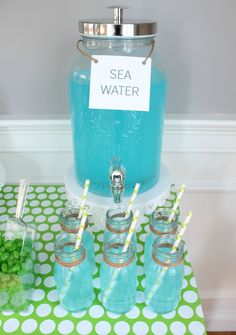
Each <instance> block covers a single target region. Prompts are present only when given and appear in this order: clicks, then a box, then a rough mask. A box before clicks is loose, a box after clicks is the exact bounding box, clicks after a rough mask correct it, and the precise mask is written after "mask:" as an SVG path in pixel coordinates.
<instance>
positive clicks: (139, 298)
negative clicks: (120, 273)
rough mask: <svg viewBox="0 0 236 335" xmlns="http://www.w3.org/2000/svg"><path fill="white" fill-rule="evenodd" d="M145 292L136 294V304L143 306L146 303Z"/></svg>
mask: <svg viewBox="0 0 236 335" xmlns="http://www.w3.org/2000/svg"><path fill="white" fill-rule="evenodd" d="M144 300H145V298H144V292H143V291H137V293H136V303H137V304H142V303H143V302H144Z"/></svg>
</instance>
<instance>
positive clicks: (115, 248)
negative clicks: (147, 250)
mask: <svg viewBox="0 0 236 335" xmlns="http://www.w3.org/2000/svg"><path fill="white" fill-rule="evenodd" d="M124 245H125V238H122V237H120V236H117V235H115V234H114V235H113V236H111V238H109V240H108V241H107V242H106V243H105V244H104V246H103V258H104V261H105V262H106V263H107V264H108V265H109V266H112V267H116V268H120V267H125V266H128V265H129V264H131V263H132V262H133V260H134V247H133V243H132V242H130V244H129V247H128V249H127V251H125V252H124V251H123V248H124Z"/></svg>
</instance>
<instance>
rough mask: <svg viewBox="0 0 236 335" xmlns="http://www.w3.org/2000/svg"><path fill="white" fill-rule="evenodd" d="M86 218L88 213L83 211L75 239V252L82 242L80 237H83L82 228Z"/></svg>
mask: <svg viewBox="0 0 236 335" xmlns="http://www.w3.org/2000/svg"><path fill="white" fill-rule="evenodd" d="M87 216H88V213H87V212H86V211H84V212H83V216H82V219H81V223H80V226H79V231H78V235H77V238H76V243H75V250H77V249H79V247H80V243H81V241H82V236H83V232H84V227H85V224H86V220H87Z"/></svg>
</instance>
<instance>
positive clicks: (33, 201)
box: [29, 200, 40, 207]
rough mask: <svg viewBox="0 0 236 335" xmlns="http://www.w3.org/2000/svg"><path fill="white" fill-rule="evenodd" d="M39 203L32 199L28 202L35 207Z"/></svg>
mask: <svg viewBox="0 0 236 335" xmlns="http://www.w3.org/2000/svg"><path fill="white" fill-rule="evenodd" d="M39 204H40V203H39V201H38V200H32V201H30V202H29V205H30V206H31V207H36V206H38V205H39Z"/></svg>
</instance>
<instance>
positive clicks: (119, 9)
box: [107, 6, 129, 24]
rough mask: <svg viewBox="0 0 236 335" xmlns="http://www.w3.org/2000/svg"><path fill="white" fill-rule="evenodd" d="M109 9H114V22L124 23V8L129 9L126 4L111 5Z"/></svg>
mask: <svg viewBox="0 0 236 335" xmlns="http://www.w3.org/2000/svg"><path fill="white" fill-rule="evenodd" d="M107 8H109V9H113V15H114V23H115V24H120V23H123V10H124V9H128V8H129V7H126V6H109V7H107Z"/></svg>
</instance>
